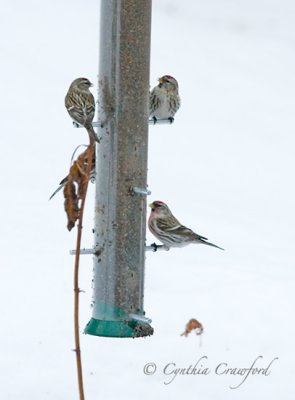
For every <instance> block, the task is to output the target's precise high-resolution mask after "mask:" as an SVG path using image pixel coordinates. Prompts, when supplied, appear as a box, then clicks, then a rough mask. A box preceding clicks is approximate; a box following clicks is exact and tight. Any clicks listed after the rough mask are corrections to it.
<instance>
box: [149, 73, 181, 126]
mask: <svg viewBox="0 0 295 400" xmlns="http://www.w3.org/2000/svg"><path fill="white" fill-rule="evenodd" d="M158 81H159V84H158V86H155V87H154V88H153V90H152V91H151V93H150V118H152V119H153V120H154V123H156V122H157V120H158V119H169V120H170V122H171V123H172V122H173V121H174V115H175V114H176V112H177V110H178V109H179V107H180V97H179V94H178V83H177V80H176V79H175V78H173V77H172V76H170V75H164V76H162V77H161V78H159V80H158Z"/></svg>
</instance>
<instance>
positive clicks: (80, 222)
mask: <svg viewBox="0 0 295 400" xmlns="http://www.w3.org/2000/svg"><path fill="white" fill-rule="evenodd" d="M94 149H95V146H94V143H92V142H90V145H89V146H88V149H87V157H88V168H87V174H85V178H84V179H85V185H83V190H82V195H81V207H80V213H79V218H78V231H77V241H76V257H75V269H74V332H75V353H76V364H77V377H78V386H79V396H80V400H85V396H84V386H83V372H82V359H81V347H80V332H79V293H80V288H79V264H80V249H81V239H82V228H83V215H84V207H85V200H86V194H87V188H88V182H89V178H90V174H91V169H92V159H93V151H94Z"/></svg>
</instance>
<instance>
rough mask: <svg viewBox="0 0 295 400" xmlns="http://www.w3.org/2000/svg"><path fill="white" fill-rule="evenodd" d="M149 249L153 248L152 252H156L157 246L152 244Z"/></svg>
mask: <svg viewBox="0 0 295 400" xmlns="http://www.w3.org/2000/svg"><path fill="white" fill-rule="evenodd" d="M151 247H153V252H156V251H157V250H158V247H159V246H158V245H157V244H156V243H152V244H151Z"/></svg>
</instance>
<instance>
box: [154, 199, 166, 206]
mask: <svg viewBox="0 0 295 400" xmlns="http://www.w3.org/2000/svg"><path fill="white" fill-rule="evenodd" d="M154 204H156V205H160V206H162V205H165V203H164V202H163V201H160V200H156V201H154Z"/></svg>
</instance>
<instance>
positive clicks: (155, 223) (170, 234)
mask: <svg viewBox="0 0 295 400" xmlns="http://www.w3.org/2000/svg"><path fill="white" fill-rule="evenodd" d="M150 207H151V209H152V210H151V214H150V217H149V221H148V226H149V229H150V231H151V232H152V234H153V235H154V236H156V238H157V239H159V240H160V241H161V242H162V243H163V244H164V246H165V247H166V248H167V249H169V248H170V247H184V246H187V245H188V244H191V243H196V244H198V243H201V244H207V245H208V246H213V247H217V248H218V249H220V250H224V249H222V248H221V247H219V246H216V245H215V244H213V243H210V242H207V240H208V239H207V238H205V237H204V236H200V235H198V234H197V233H195V232H193V231H192V230H191V229H189V228H187V227H185V226H184V225H181V223H180V222H179V221H178V220H177V219H176V218H175V217H174V215H173V214H172V213H171V211H170V210H169V207H168V206H167V204H165V203H163V202H162V201H154V202H153V203H152V204H150ZM155 248H156V247H155Z"/></svg>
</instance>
